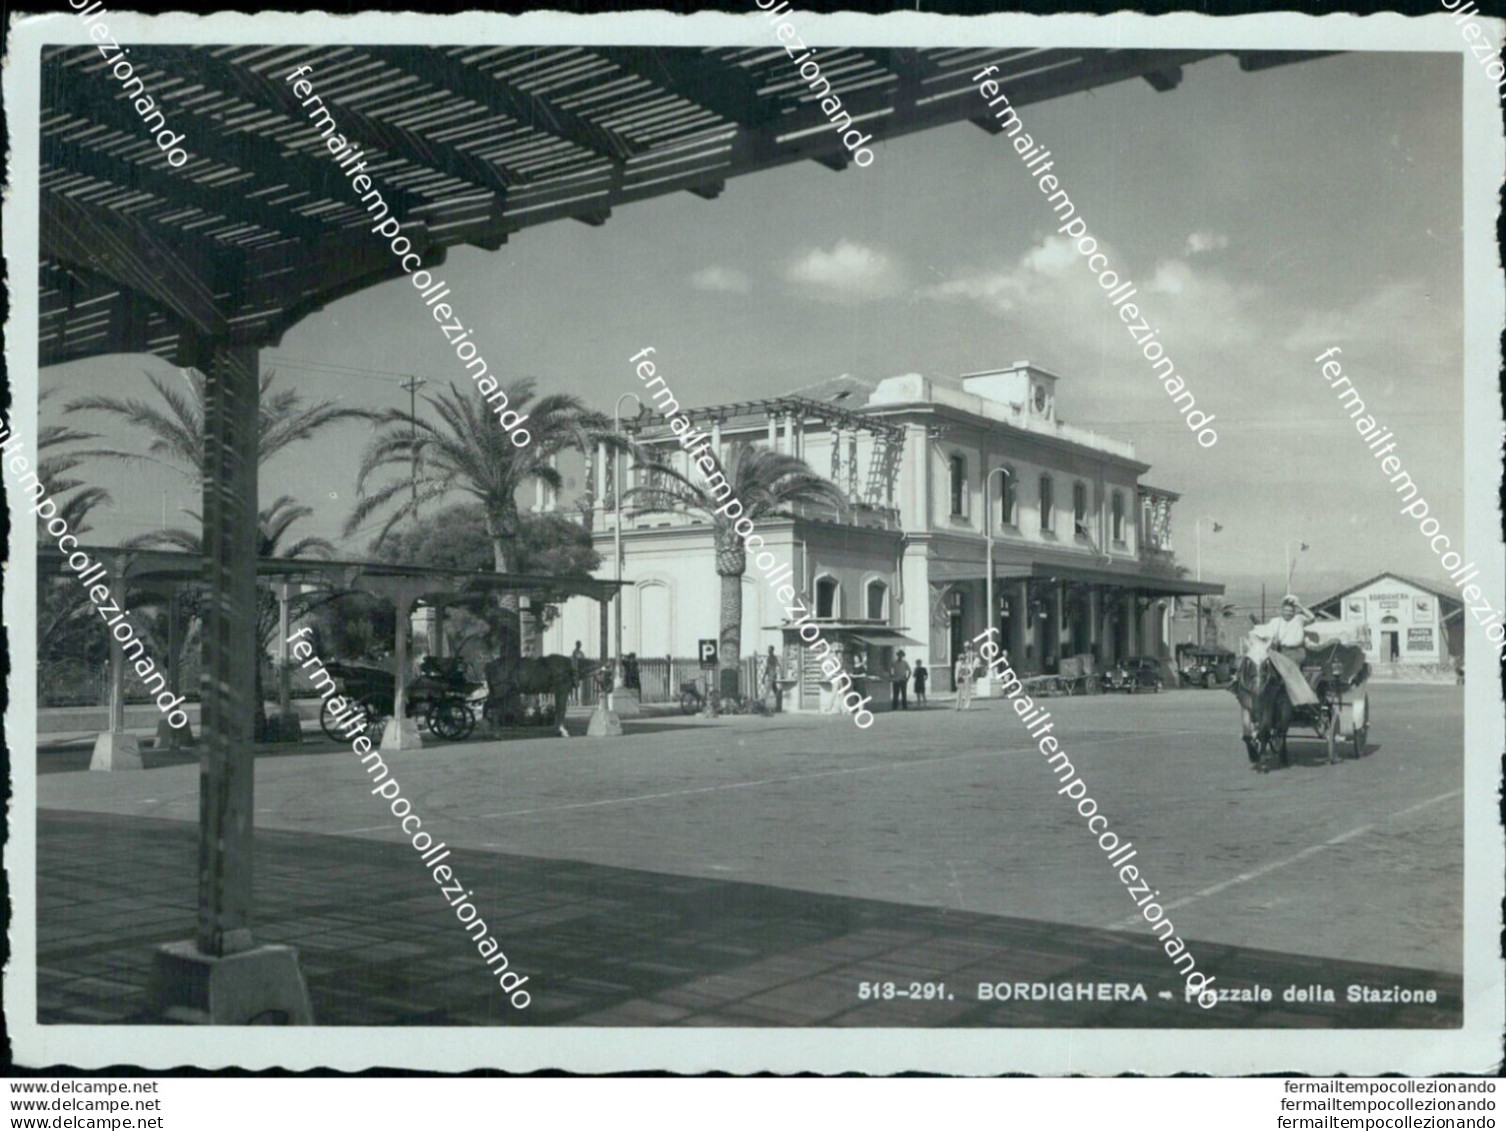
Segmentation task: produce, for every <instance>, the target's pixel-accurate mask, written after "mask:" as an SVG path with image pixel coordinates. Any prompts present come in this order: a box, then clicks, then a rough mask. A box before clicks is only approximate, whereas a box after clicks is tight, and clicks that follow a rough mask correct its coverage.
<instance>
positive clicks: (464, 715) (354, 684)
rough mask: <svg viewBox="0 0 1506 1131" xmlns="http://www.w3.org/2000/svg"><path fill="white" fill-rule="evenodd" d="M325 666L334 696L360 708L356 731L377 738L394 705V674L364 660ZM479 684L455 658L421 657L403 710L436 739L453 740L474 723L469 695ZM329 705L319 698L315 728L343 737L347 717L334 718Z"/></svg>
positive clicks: (474, 718)
mask: <svg viewBox="0 0 1506 1131" xmlns="http://www.w3.org/2000/svg"><path fill="white" fill-rule="evenodd" d="M325 669H326V670H327V671H328V672H329V674H330V675H332V676H334V678H335V682H336V685H337V686H338V687H339V689H340V695H341V696H342V697H343V698H344V699H345V700H346V702H347V703H348V704H351V705H354V707H355V708H356V710H357V711H359V712H360V718H361V719H362V720H363V724H362V728H361V729H362V731H363V732H364V733H365V734H366V735H367V736H368V737H370V738H371V739H372V740H373V741H376V740H377V739H379V738H380V737H381V730H382V726H383V724H384V723H385V722H386V721H387V720H388V719H390V718H391V717H392V714H393V708H394V707H395V705H396V701H397V677H396V676H394V675H393V674H392V673H391V672H389V671H386V670H384V669H382V668H374V667H370V666H368V665H364V664H344V663H339V662H337V661H336V662H331V663H328V664H326V665H325ZM480 686H481V685H480V684H479V683H474V682H472V681H471V680H470V679H469V678H468V677H467V675H466V671H465V665H464V663H462V662H461V661H460V660H459V659H458V658H453V657H452V658H449V659H442V658H440V657H437V656H425V657H424V659H423V662H422V663H421V664H420V665H419V675H418V678H417V679H415V680H413V681H412V682H411V683H410V684H408V686H407V688H406V691H405V694H404V696H403V707H404V714H406V715H407V716H408V717H409V718H411V719H413V720H415V721H416V722H417V723H418V724H419V725H420V726H423V727H427V728H428V729H429V731H430V732H431V733H433V734H435V735H437V736H438V737H440V738H443V739H447V740H449V741H451V742H459V741H460V740H461V739H463V738H465V737H466V736H467V735H469V734H470V733H471V731H472V730H474V729H475V727H476V714H475V711H474V710H472V708H471V705H470V703H469V699H470V697H471V696H472V695H473V694H474V693H475V692H476V691H477V690H478V689H479V688H480ZM330 703H331V700H329V699H325V701H324V706H323V707H322V708H321V709H320V711H319V728H320V729H321V730H323V731H324V733H325V734H326V735H328V736H329V737H330V738H333V739H335V740H336V741H343V740H344V738H345V735H344V734H343V733H342V732H343V730H344V729H345V728H348V727H349V726H350V723H351V718H350V717H346V716H342V717H341V721H339V722H337V721H336V714H337V713H336V712H335V711H333V710H332V709H331V708H330Z"/></svg>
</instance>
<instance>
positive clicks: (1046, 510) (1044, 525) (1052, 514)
mask: <svg viewBox="0 0 1506 1131" xmlns="http://www.w3.org/2000/svg"><path fill="white" fill-rule="evenodd" d="M1055 529H1056V498H1055V493H1054V491H1053V490H1052V484H1051V476H1049V475H1042V476H1041V532H1042V533H1043V534H1050V533H1051V532H1052V531H1053V530H1055Z"/></svg>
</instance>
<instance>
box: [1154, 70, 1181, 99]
mask: <svg viewBox="0 0 1506 1131" xmlns="http://www.w3.org/2000/svg"><path fill="white" fill-rule="evenodd" d="M1145 81H1146V82H1148V83H1150V85H1151V86H1152V87H1154V88H1155V90H1156V91H1157V93H1159V94H1165V93H1166V92H1167V91H1168V90H1175V89H1176V88H1177V87H1178V86H1180V85H1181V83H1182V68H1181V67H1167V68H1166V69H1165V70H1164V71H1150V72H1148V73H1147V74H1146V76H1145Z"/></svg>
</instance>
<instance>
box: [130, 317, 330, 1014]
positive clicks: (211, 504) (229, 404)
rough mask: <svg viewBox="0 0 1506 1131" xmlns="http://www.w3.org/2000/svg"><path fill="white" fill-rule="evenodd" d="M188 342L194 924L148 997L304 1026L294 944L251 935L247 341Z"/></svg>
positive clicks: (154, 976) (253, 439)
mask: <svg viewBox="0 0 1506 1131" xmlns="http://www.w3.org/2000/svg"><path fill="white" fill-rule="evenodd" d="M190 352H191V353H192V354H193V355H195V356H194V361H195V362H197V363H198V364H199V365H200V368H201V369H203V370H204V372H205V375H206V377H207V380H206V382H205V396H204V506H203V513H204V580H205V582H206V583H207V588H208V593H207V597H208V600H207V602H206V605H205V609H204V621H203V625H204V663H203V673H202V676H201V678H200V697H201V700H202V705H203V749H202V752H201V754H200V758H199V913H198V929H197V931H196V933H195V937H194V938H193V939H187V940H184V941H182V942H173V943H167V944H165V945H163V946H161V947H159V948H158V950H157V953H156V955H155V956H154V960H153V965H152V973H151V981H150V983H149V985H148V988H147V999H148V1003H149V1008H150V1010H151V1011H152V1012H153V1013H155V1014H156V1015H158V1016H160V1017H162V1018H163V1019H165V1020H169V1021H191V1022H199V1023H203V1024H211V1025H248V1024H252V1023H253V1022H261V1023H265V1022H271V1023H274V1024H276V1023H282V1024H291V1025H311V1024H313V1011H312V1010H311V1009H310V1008H309V999H308V987H307V986H306V985H305V984H304V981H303V975H302V974H301V973H300V972H299V969H298V955H297V952H296V951H294V950H293V949H292V948H291V947H287V946H255V945H253V943H252V939H251V890H252V889H251V867H252V851H253V847H254V840H253V838H252V815H253V813H254V812H255V810H254V808H253V805H252V801H253V796H252V793H253V775H254V768H255V763H254V762H253V761H252V749H251V740H252V732H253V730H254V728H255V723H256V707H257V704H256V702H255V694H256V692H255V688H256V663H257V656H256V653H257V647H256V544H257V521H256V519H257V516H256V471H257V455H258V451H257V434H258V428H257V424H258V420H259V416H260V410H259V403H258V402H259V400H260V387H259V382H258V379H257V351H256V347H255V346H246V345H231V344H229V343H227V342H225V341H223V340H221V341H215V342H206V341H203V340H202V339H201V340H199V341H196V342H193V343H191V345H190Z"/></svg>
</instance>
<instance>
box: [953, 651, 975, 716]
mask: <svg viewBox="0 0 1506 1131" xmlns="http://www.w3.org/2000/svg"><path fill="white" fill-rule="evenodd" d="M952 678H953V680H954V681H955V682H956V684H957V702H956V703H954V704H953V705H952V710H954V711H970V710H972V706H973V649H972V646H971V645H968V646H967V647H965V648H963V649H962V655H960V656H958V657H957V664H956V666H955V667H954V668H953V669H952Z"/></svg>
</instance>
